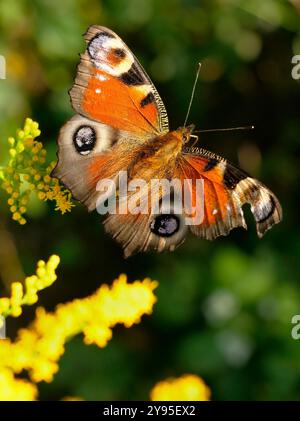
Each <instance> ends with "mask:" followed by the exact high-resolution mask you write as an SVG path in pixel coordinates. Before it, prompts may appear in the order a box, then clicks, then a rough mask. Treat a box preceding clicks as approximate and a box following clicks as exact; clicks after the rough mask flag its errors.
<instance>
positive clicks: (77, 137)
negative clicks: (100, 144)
mask: <svg viewBox="0 0 300 421" xmlns="http://www.w3.org/2000/svg"><path fill="white" fill-rule="evenodd" d="M73 143H74V146H75V149H76V151H77V152H79V153H80V155H88V154H89V153H91V152H92V150H93V149H94V147H95V145H96V132H95V129H94V128H93V127H91V126H80V127H79V128H78V129H77V130H76V132H75V133H74V136H73Z"/></svg>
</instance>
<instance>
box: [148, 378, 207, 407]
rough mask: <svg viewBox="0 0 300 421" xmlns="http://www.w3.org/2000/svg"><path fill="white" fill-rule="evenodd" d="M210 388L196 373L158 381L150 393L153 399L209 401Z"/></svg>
mask: <svg viewBox="0 0 300 421" xmlns="http://www.w3.org/2000/svg"><path fill="white" fill-rule="evenodd" d="M210 395H211V392H210V389H209V387H208V386H207V385H206V384H205V383H204V381H203V380H202V379H201V377H199V376H196V375H194V374H185V375H183V376H181V377H179V378H170V379H167V380H163V381H161V382H159V383H157V384H156V385H155V386H154V387H153V389H152V390H151V393H150V398H151V400H152V401H208V400H209V399H210Z"/></svg>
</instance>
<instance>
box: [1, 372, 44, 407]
mask: <svg viewBox="0 0 300 421" xmlns="http://www.w3.org/2000/svg"><path fill="white" fill-rule="evenodd" d="M0 396H1V400H2V401H32V400H35V399H36V397H37V387H36V385H35V384H32V383H30V382H28V381H25V380H19V379H16V378H15V377H14V376H13V374H12V372H11V371H10V370H8V369H0Z"/></svg>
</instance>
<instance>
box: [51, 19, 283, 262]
mask: <svg viewBox="0 0 300 421" xmlns="http://www.w3.org/2000/svg"><path fill="white" fill-rule="evenodd" d="M85 39H86V42H87V48H86V51H85V52H84V54H82V55H81V61H80V64H79V66H78V71H77V76H76V79H75V83H74V86H73V88H72V89H71V91H70V96H71V101H72V105H73V108H74V110H75V111H76V112H77V114H76V115H75V116H74V117H73V118H71V119H70V120H69V121H68V122H67V123H66V124H65V126H64V127H63V128H62V129H61V132H60V136H59V139H58V146H59V149H58V164H57V166H56V168H55V170H54V172H53V175H54V176H55V177H58V178H59V179H60V180H61V181H62V182H63V183H64V184H65V185H66V186H67V187H68V188H69V189H70V190H71V192H72V193H73V196H74V197H75V198H76V199H77V200H79V201H81V202H82V203H84V204H85V205H86V206H87V208H88V209H89V210H94V209H96V208H97V209H98V207H97V203H99V197H100V196H101V194H100V193H99V182H101V181H102V180H111V181H114V182H118V181H119V180H120V174H123V173H126V177H127V182H128V183H130V182H134V183H138V182H140V181H141V180H142V181H143V183H144V184H143V188H142V189H141V191H140V192H139V200H138V203H139V211H138V212H136V211H135V212H123V213H118V212H115V213H114V212H111V213H110V212H108V213H109V214H108V216H107V217H106V219H105V221H104V225H105V228H106V230H107V231H108V232H109V233H110V234H111V235H112V236H113V237H114V238H115V239H116V240H117V241H118V242H119V243H121V244H122V246H123V248H124V252H125V256H129V255H131V254H133V253H135V252H137V251H146V250H149V249H155V250H157V251H162V250H174V248H175V247H177V246H178V245H179V244H181V243H182V242H183V241H184V239H185V236H186V233H187V231H188V229H190V231H191V232H192V233H194V234H195V235H198V236H200V237H202V238H206V239H210V240H213V239H215V238H216V237H218V236H219V235H227V234H228V233H229V231H230V230H231V229H233V228H235V227H238V226H242V227H244V228H246V223H245V220H244V216H243V210H242V206H243V205H244V204H245V203H249V204H250V206H251V211H252V213H253V216H254V219H255V221H256V227H257V233H258V235H259V236H260V237H261V236H262V235H263V234H264V233H265V231H267V230H268V229H270V228H271V227H272V226H273V225H274V224H276V223H278V222H279V221H280V220H281V216H282V211H281V206H280V204H279V201H278V200H277V198H276V196H275V195H274V194H273V193H272V192H271V191H270V190H269V189H268V188H267V187H265V186H264V185H263V184H262V183H261V182H259V181H258V180H255V179H254V178H252V177H251V176H249V175H248V174H246V173H245V172H244V171H242V170H240V169H238V168H236V167H235V166H234V165H232V164H230V163H229V162H227V160H226V159H224V158H222V157H219V156H217V155H216V154H214V153H212V152H209V151H206V150H204V149H202V148H191V147H188V146H187V145H188V143H189V140H190V136H191V134H192V132H193V129H194V126H188V127H183V128H179V129H177V130H175V131H169V125H168V117H167V113H166V110H165V107H164V104H163V102H162V100H161V98H160V96H159V94H158V92H157V90H156V89H155V87H154V85H153V83H152V82H151V80H150V79H149V77H148V76H147V74H146V72H145V71H144V69H143V68H142V66H141V65H140V64H139V62H138V61H137V59H136V58H135V57H134V55H133V54H132V52H131V51H130V50H129V49H128V47H127V46H126V45H125V44H124V43H123V41H122V40H121V39H120V38H119V37H118V35H116V34H115V33H114V32H113V31H111V30H110V29H108V28H104V27H100V26H92V27H90V28H89V29H88V31H87V33H86V36H85ZM164 180H166V181H169V182H170V185H171V187H170V189H171V190H170V191H169V192H168V194H166V190H165V187H164V186H163V187H162V186H161V183H162V182H163V181H164ZM197 180H198V181H201V182H202V184H203V186H204V188H203V189H202V190H201V189H200V190H199V189H198V187H197V186H196V184H197ZM176 182H177V184H176ZM153 186H154V187H155V188H156V190H155V193H153V191H152V190H151V189H152V187H153ZM183 186H184V188H183ZM149 192H150V193H149ZM119 194H120V190H119V187H118V188H117V190H116V191H115V192H114V196H115V197H116V200H117V201H118V203H117V206H116V209H118V210H119V209H120V208H121V207H122V206H121V204H122V203H121V199H120V195H119ZM136 196H137V192H135V191H132V190H130V191H129V193H128V197H129V199H133V198H135V197H136ZM153 196H154V199H157V200H156V201H157V203H158V204H159V207H158V208H155V209H154V210H153V208H149V200H150V202H151V203H152V199H153ZM165 196H168V197H169V198H170V200H171V202H172V203H171V205H172V206H171V207H172V208H170V207H169V208H168V210H167V211H166V210H165V209H166V208H165V207H164V206H163V205H162V203H163V199H164V198H165ZM178 198H179V199H178ZM175 199H176V200H177V202H178V200H179V203H181V201H183V200H184V199H187V201H188V202H189V204H190V205H191V206H192V207H193V206H194V205H195V206H194V208H195V209H196V213H197V208H199V207H201V208H202V210H203V212H202V217H201V220H199V219H197V218H195V216H193V215H194V214H193V215H192V213H191V212H188V211H187V210H186V208H183V210H182V211H180V212H179V211H178V208H177V207H176V206H177V205H176V203H175V202H176V200H175ZM126 206H127V207H125V209H127V210H128V209H129V208H130V206H129V207H128V203H127V202H126ZM194 213H195V212H194ZM191 215H192V216H191ZM187 221H189V222H187ZM190 221H192V223H190Z"/></svg>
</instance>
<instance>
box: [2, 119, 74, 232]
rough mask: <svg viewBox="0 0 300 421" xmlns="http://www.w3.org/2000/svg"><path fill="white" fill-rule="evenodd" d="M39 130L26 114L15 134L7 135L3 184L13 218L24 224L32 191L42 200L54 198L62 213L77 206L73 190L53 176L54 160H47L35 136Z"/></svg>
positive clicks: (36, 124) (41, 145)
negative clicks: (74, 202)
mask: <svg viewBox="0 0 300 421" xmlns="http://www.w3.org/2000/svg"><path fill="white" fill-rule="evenodd" d="M40 134H41V131H40V130H39V125H38V123H36V122H35V121H33V120H31V119H30V118H27V119H26V121H25V125H24V129H23V130H17V136H16V138H14V137H9V138H8V144H9V147H10V149H9V158H8V162H7V165H5V166H3V167H1V168H0V179H1V180H2V183H0V185H1V186H2V188H3V189H4V190H5V191H6V193H7V194H8V195H9V199H8V204H9V206H10V211H11V213H12V219H13V220H14V221H17V222H18V223H19V224H21V225H24V224H25V223H26V219H25V217H24V214H25V212H26V211H27V204H28V202H29V199H30V196H31V194H32V193H35V194H36V196H37V197H38V198H39V199H40V200H53V201H55V203H56V206H55V210H59V211H60V212H61V213H63V214H64V213H65V212H69V211H70V210H71V208H72V207H73V206H74V205H73V203H72V200H71V193H70V192H69V191H68V190H66V189H65V188H64V187H63V186H61V185H60V184H59V181H58V180H57V179H56V178H52V177H51V176H50V174H51V172H52V170H53V168H54V166H55V162H51V163H50V164H49V165H47V164H46V156H47V151H46V150H45V149H44V148H43V144H42V143H41V142H38V141H37V140H36V138H37V137H38V136H40Z"/></svg>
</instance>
